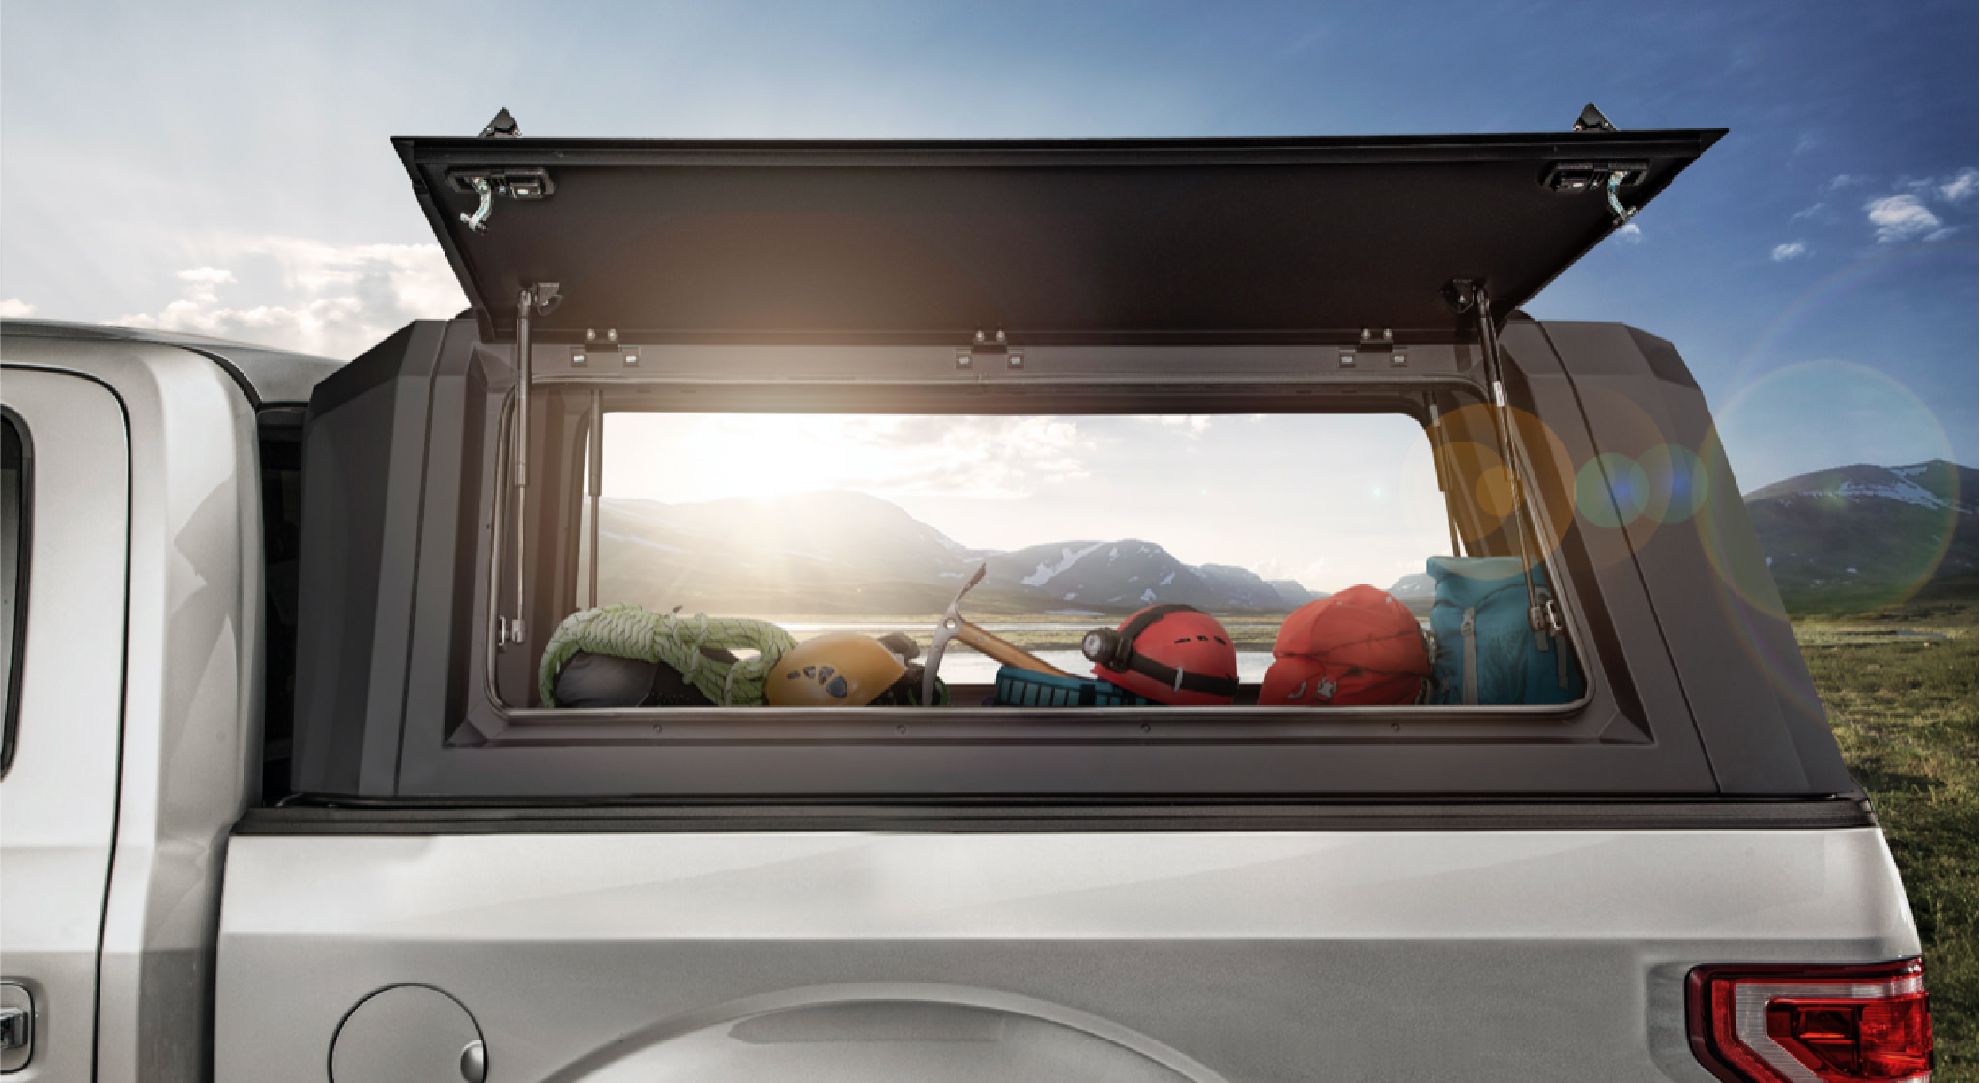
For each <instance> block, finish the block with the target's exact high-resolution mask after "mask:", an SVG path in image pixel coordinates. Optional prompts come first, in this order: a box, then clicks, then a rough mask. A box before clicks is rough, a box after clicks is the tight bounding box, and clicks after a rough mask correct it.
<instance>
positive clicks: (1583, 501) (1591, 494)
mask: <svg viewBox="0 0 1980 1083" xmlns="http://www.w3.org/2000/svg"><path fill="white" fill-rule="evenodd" d="M1574 506H1575V509H1576V510H1577V511H1579V512H1580V513H1581V517H1582V519H1583V520H1585V521H1586V522H1588V523H1590V524H1592V525H1594V526H1598V527H1604V528H1607V529H1609V530H1620V529H1622V528H1623V527H1626V526H1629V525H1630V524H1632V523H1634V522H1636V521H1637V520H1638V519H1640V518H1642V516H1643V513H1644V511H1645V509H1647V508H1649V506H1650V473H1649V471H1647V470H1645V469H1644V468H1643V464H1641V463H1639V462H1637V461H1636V460H1635V459H1632V458H1630V457H1629V456H1627V455H1624V454H1622V453H1620V452H1614V451H1609V452H1604V453H1602V454H1600V455H1597V456H1595V457H1594V458H1592V459H1590V460H1588V462H1587V463H1585V464H1584V465H1583V466H1582V468H1581V469H1580V470H1579V471H1577V472H1576V473H1575V476H1574Z"/></svg>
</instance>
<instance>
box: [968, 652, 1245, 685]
mask: <svg viewBox="0 0 1980 1083" xmlns="http://www.w3.org/2000/svg"><path fill="white" fill-rule="evenodd" d="M1033 653H1035V654H1037V655H1038V657H1040V658H1043V659H1044V660H1046V661H1047V662H1050V663H1052V664H1053V665H1055V666H1058V667H1059V668H1060V669H1063V670H1065V671H1066V672H1067V673H1071V674H1073V675H1074V676H1077V677H1085V676H1089V675H1090V674H1091V673H1092V672H1093V663H1091V662H1089V661H1087V660H1086V656H1085V655H1082V654H1080V653H1079V652H1078V651H1034V652H1033ZM1271 664H1272V652H1271V651H1239V652H1238V679H1239V680H1241V681H1243V682H1245V683H1246V684H1257V683H1258V682H1259V681H1261V680H1263V679H1264V678H1265V670H1266V668H1267V667H1268V666H1270V665H1271ZM942 679H943V680H945V681H947V682H949V683H950V684H995V683H996V682H997V663H996V662H995V661H993V660H991V659H989V658H985V657H984V656H982V655H980V654H978V653H976V652H975V651H973V650H971V649H969V648H968V647H965V646H963V645H962V644H960V643H952V644H950V645H949V650H948V653H946V654H944V655H943V656H942Z"/></svg>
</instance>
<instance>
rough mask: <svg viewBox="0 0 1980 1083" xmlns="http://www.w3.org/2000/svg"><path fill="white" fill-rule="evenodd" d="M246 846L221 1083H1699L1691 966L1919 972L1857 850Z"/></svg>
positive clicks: (330, 828)
mask: <svg viewBox="0 0 1980 1083" xmlns="http://www.w3.org/2000/svg"><path fill="white" fill-rule="evenodd" d="M359 819H360V820H362V817H360V818H359ZM250 831H251V833H244V834H243V835H241V836H239V837H237V838H236V839H235V840H234V842H233V845H232V848H231V850H230V852H229V858H228V870H227V879H226V900H225V907H224V912H223V916H222V923H221V930H220V950H219V970H218V981H219V989H218V997H217V1032H218V1033H217V1036H218V1060H217V1064H218V1078H220V1079H221V1080H250V1079H255V1080H258V1079H267V1078H305V1077H309V1076H312V1075H314V1074H315V1073H319V1072H321V1071H322V1070H323V1066H324V1063H325V1057H326V1056H329V1057H331V1059H332V1062H333V1066H334V1065H335V1064H337V1063H343V1064H346V1065H360V1064H363V1065H366V1070H368V1071H374V1072H375V1071H381V1070H385V1071H387V1072H388V1077H390V1076H389V1073H390V1072H400V1073H401V1075H400V1076H399V1077H402V1078H407V1079H414V1078H420V1079H436V1078H458V1077H459V1076H458V1074H457V1073H458V1066H457V1062H458V1060H459V1058H460V1056H461V1051H462V1042H461V1037H462V1036H463V1035H467V1036H469V1037H474V1036H479V1037H480V1038H481V1039H482V1040H483V1041H484V1042H485V1047H484V1049H485V1056H486V1063H487V1078H488V1079H491V1080H526V1079H564V1080H575V1079H628V1080H629V1079H641V1080H656V1079H664V1080H674V1079H683V1080H685V1079H693V1080H698V1081H727V1080H781V1079H791V1080H798V1079H805V1080H816V1079H828V1080H853V1079H889V1078H917V1079H927V1080H938V1081H951V1080H952V1081H961V1080H971V1081H974V1080H991V1079H1000V1080H1001V1079H1039V1080H1046V1079H1053V1080H1057V1079H1109V1080H1172V1079H1188V1080H1293V1079H1299V1080H1311V1079H1341V1080H1381V1079H1395V1080H1430V1079H1452V1080H1456V1079H1464V1080H1499V1079H1504V1080H1543V1079H1563V1080H1565V1079H1587V1078H1590V1073H1591V1071H1594V1073H1595V1075H1597V1076H1599V1077H1600V1078H1603V1079H1612V1080H1631V1079H1699V1080H1703V1079H1709V1078H1710V1077H1709V1076H1708V1075H1707V1074H1706V1073H1705V1072H1704V1071H1703V1069H1701V1068H1699V1067H1698V1066H1697V1063H1696V1061H1695V1060H1694V1059H1693V1057H1692V1054H1691V1051H1690V1049H1689V1047H1688V1045H1687V1039H1686V1034H1685V1022H1684V1010H1683V997H1684V978H1685V975H1686V973H1687V972H1688V971H1689V970H1690V969H1691V968H1692V967H1693V966H1696V965H1699V964H1703V963H1725V962H1740V963H1746V962H1756V963H1757V962H1869V961H1877V960H1884V959H1890V958H1893V957H1896V956H1901V955H1910V954H1915V953H1916V952H1917V951H1918V940H1917V937H1916V934H1915V932H1914V931H1913V928H1912V925H1911V920H1910V917H1909V916H1908V913H1907V911H1906V909H1905V905H1904V899H1903V895H1902V891H1901V889H1900V888H1899V886H1898V880H1897V874H1896V871H1895V869H1894V868H1893V866H1892V864H1891V860H1890V856H1889V853H1888V851H1887V850H1886V848H1885V846H1884V842H1883V838H1882V836H1881V834H1880V833H1879V832H1878V830H1877V829H1876V828H1875V827H1872V826H1858V827H1833V828H1783V827H1772V826H1751V827H1730V828H1706V827H1701V828H1641V827H1632V828H1616V829H1606V828H1605V829H1580V830H1544V829H1467V830H1383V829H1365V828H1357V829H1350V830H1314V831H1305V830H1224V831H1182V830H1173V831H1172V830H1137V831H1080V830H1054V831H1049V832H1041V831H1005V830H996V829H980V830H979V829H972V830H967V831H953V832H936V831H901V830H894V831H877V830H861V831H853V830H847V831H775V830H704V831H699V832H681V831H668V832H660V831H650V830H641V829H640V827H639V825H638V823H637V822H636V821H632V822H628V821H611V822H607V823H594V824H592V825H589V826H586V825H583V824H581V823H579V822H576V821H571V822H562V821H551V822H549V823H547V824H533V825H532V824H504V823H502V822H500V821H495V822H490V821H475V822H471V823H470V824H469V825H468V826H465V827H450V828H435V827H433V826H432V825H430V824H429V825H427V826H425V827H424V828H422V827H420V826H418V825H417V824H414V825H410V826H409V825H407V824H404V823H399V824H397V825H396V826H392V825H389V824H388V825H387V827H386V828H385V829H382V830H381V829H377V828H376V826H375V825H371V826H367V825H364V824H362V823H358V824H353V823H352V822H350V821H348V820H345V821H334V822H330V823H327V824H322V825H318V826H316V827H307V828H298V827H296V826H295V824H294V823H290V824H288V825H286V826H285V825H283V824H279V823H278V824H270V825H266V826H264V827H262V828H253V827H252V826H251V825H250ZM264 832H267V833H264ZM436 832H440V833H436ZM453 832H458V833H453ZM409 983H410V984H415V985H423V986H428V987H430V989H427V990H420V991H418V996H419V997H425V998H427V1000H429V1001H431V1002H432V1004H434V1005H439V1006H440V1008H439V1009H438V1010H439V1011H440V1013H441V1015H442V1016H445V1017H446V1023H445V1025H442V1024H441V1023H438V1022H435V1020H436V1019H438V1018H440V1017H439V1016H434V1015H431V1014H430V1013H428V1014H422V1013H423V1012H424V1011H425V1009H421V1008H419V1007H418V997H416V996H413V995H411V994H404V995H399V994H393V993H388V994H381V995H379V996H374V994H378V993H379V990H381V989H389V988H390V987H394V986H405V985H407V984H409ZM368 997H371V998H372V1000H371V1001H370V1003H371V1004H373V1005H374V1006H377V1005H385V1004H392V1005H394V1007H393V1008H391V1009H390V1010H386V1009H383V1008H377V1007H374V1009H371V1010H367V1009H358V1010H357V1011H353V1009H354V1007H356V1006H358V1005H360V1003H361V1002H366V999H367V998H368ZM395 998H396V999H395ZM446 1001H451V1002H453V1005H454V1006H451V1007H450V1006H447V1004H446V1003H445V1002H446ZM456 1016H458V1018H455V1017H456ZM340 1026H342V1027H343V1028H344V1032H345V1035H344V1037H343V1038H342V1039H338V1037H337V1035H338V1031H339V1027H340ZM333 1041H335V1043H336V1045H337V1048H336V1049H335V1050H333V1049H332V1045H333ZM367 1057H368V1058H370V1059H369V1060H367V1059H366V1058H367ZM381 1058H382V1059H381ZM1596 1066H1599V1069H1598V1068H1597V1067H1596ZM443 1069H444V1071H443ZM436 1073H437V1074H436ZM341 1077H342V1075H341V1074H340V1075H339V1078H341Z"/></svg>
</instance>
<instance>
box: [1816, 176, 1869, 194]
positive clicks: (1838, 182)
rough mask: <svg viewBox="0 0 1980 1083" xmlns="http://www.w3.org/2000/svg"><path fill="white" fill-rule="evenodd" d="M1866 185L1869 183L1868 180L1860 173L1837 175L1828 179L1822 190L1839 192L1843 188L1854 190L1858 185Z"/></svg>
mask: <svg viewBox="0 0 1980 1083" xmlns="http://www.w3.org/2000/svg"><path fill="white" fill-rule="evenodd" d="M1868 183H1870V178H1869V177H1866V176H1864V175H1863V174H1861V173H1838V174H1836V175H1835V176H1833V177H1830V178H1829V183H1828V185H1827V187H1826V188H1825V189H1824V190H1825V191H1830V192H1840V191H1842V190H1843V189H1845V188H1854V187H1856V186H1857V185H1859V184H1868Z"/></svg>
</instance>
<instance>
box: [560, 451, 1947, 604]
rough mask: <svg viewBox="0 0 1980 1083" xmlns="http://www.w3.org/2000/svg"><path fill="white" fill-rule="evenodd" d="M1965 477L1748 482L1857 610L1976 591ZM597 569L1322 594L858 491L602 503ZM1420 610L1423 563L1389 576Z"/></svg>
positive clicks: (1937, 463)
mask: <svg viewBox="0 0 1980 1083" xmlns="http://www.w3.org/2000/svg"><path fill="white" fill-rule="evenodd" d="M1974 492H1975V475H1974V471H1973V469H1972V468H1971V467H1965V466H1960V465H1958V464H1956V463H1950V462H1946V461H1944V460H1934V461H1932V462H1925V463H1914V464H1912V465H1909V466H1893V467H1884V466H1844V467H1838V468H1835V469H1832V470H1819V471H1816V472H1814V473H1810V474H1802V475H1800V476H1798V477H1792V478H1788V479H1787V480H1785V481H1779V482H1775V483H1774V484H1772V485H1768V486H1765V487H1763V488H1760V489H1756V490H1754V491H1753V492H1751V493H1748V494H1747V495H1746V498H1745V500H1746V507H1747V512H1748V514H1749V515H1750V516H1751V518H1752V520H1753V525H1754V529H1755V530H1756V531H1757V533H1758V534H1759V538H1760V544H1761V548H1762V551H1763V552H1765V553H1766V555H1767V564H1768V567H1769V569H1770V570H1771V571H1772V573H1773V576H1774V581H1775V583H1776V584H1777V585H1778V586H1779V587H1780V590H1781V595H1782V597H1783V598H1784V599H1785V600H1786V602H1787V604H1788V607H1789V609H1790V610H1792V611H1796V612H1824V611H1828V612H1848V611H1865V610H1871V609H1877V608H1882V607H1884V606H1887V605H1890V604H1893V603H1897V602H1903V601H1906V600H1911V599H1914V598H1921V599H1926V600H1932V599H1939V598H1946V599H1958V598H1962V597H1963V598H1965V599H1967V600H1968V601H1970V600H1971V599H1972V597H1973V593H1974V590H1975V583H1976V569H1975V518H1976V517H1975V510H1974ZM599 526H600V530H601V532H602V534H603V535H604V537H605V539H606V542H605V544H604V545H603V546H602V548H603V550H604V553H605V560H604V562H603V564H602V565H601V566H600V569H599V571H600V578H601V584H600V585H601V587H602V589H603V593H604V594H605V596H606V597H608V598H613V599H620V600H625V601H636V602H639V603H640V604H643V605H647V606H650V607H654V608H659V609H671V608H673V607H674V606H677V605H678V606H681V607H683V608H685V609H687V610H689V611H696V610H703V611H707V612H724V613H817V614H847V615H854V614H926V613H931V612H940V611H941V610H942V608H943V607H944V606H946V605H947V604H948V601H949V599H950V598H951V597H953V596H954V595H955V591H956V588H957V587H959V586H960V585H961V584H962V582H963V580H964V579H965V577H967V576H968V575H969V574H970V573H971V572H973V571H975V570H976V566H977V565H978V564H980V563H985V562H987V563H988V565H989V574H988V576H987V577H986V578H985V580H984V582H983V584H982V585H980V586H978V587H977V588H976V590H975V591H974V592H972V593H971V595H970V600H969V610H970V611H972V612H979V613H995V614H1013V613H1068V614H1073V613H1077V614H1089V613H1090V614H1096V615H1099V614H1107V615H1117V614H1122V613H1127V612H1130V611H1132V610H1135V609H1139V608H1140V607H1142V606H1144V605H1147V604H1149V603H1151V602H1155V601H1163V602H1182V603H1186V604H1189V605H1194V606H1197V607H1199V608H1202V609H1207V610H1211V611H1213V612H1220V613H1260V614H1269V613H1285V612H1290V611H1291V610H1293V609H1295V608H1297V607H1298V606H1300V605H1301V604H1303V603H1305V602H1308V601H1312V600H1313V599H1316V598H1324V597H1326V594H1325V593H1324V592H1319V591H1313V590H1309V589H1307V588H1306V587H1305V586H1304V585H1302V584H1300V583H1298V582H1295V581H1293V580H1290V579H1276V580H1266V579H1264V578H1263V577H1261V576H1259V575H1258V574H1257V573H1255V572H1252V571H1250V570H1249V569H1246V568H1240V567H1235V566H1233V565H1229V564H1198V565H1192V564H1185V563H1183V562H1182V561H1180V560H1178V559H1176V557H1175V556H1173V555H1172V554H1170V553H1169V551H1168V550H1166V549H1164V548H1163V547H1162V546H1161V545H1160V544H1159V543H1157V542H1153V541H1146V540H1142V539H1138V538H1122V539H1117V540H1103V541H1096V540H1092V539H1085V540H1078V541H1064V542H1051V543H1048V544H1044V545H1033V546H1027V547H1026V548H1023V549H1018V550H1015V551H1012V552H1000V551H993V550H984V549H972V548H970V547H969V546H966V545H963V544H961V543H960V542H957V541H956V540H954V539H953V538H950V537H948V536H947V535H945V534H943V533H942V532H941V531H939V530H936V529H935V528H934V527H931V526H929V525H928V524H926V523H923V522H921V521H920V520H918V519H915V518H914V517H913V516H911V515H909V514H908V513H907V512H906V511H904V510H903V509H901V508H900V507H898V506H897V505H894V504H891V503H889V502H887V501H885V500H882V499H879V498H878V497H873V496H867V495H865V494H861V493H850V492H831V493H808V494H802V495H798V496H791V497H785V498H779V499H774V500H740V499H738V500H717V501H709V502H706V503H695V504H661V503H658V502H655V501H648V500H617V499H607V500H605V501H603V509H602V514H601V517H600V523H599ZM1388 589H1389V592H1390V593H1391V594H1394V595H1395V596H1396V597H1397V598H1398V599H1400V600H1401V601H1402V602H1403V603H1404V604H1405V605H1407V606H1409V607H1410V608H1411V609H1412V610H1414V611H1416V612H1417V613H1418V614H1425V613H1428V612H1429V608H1430V603H1431V600H1432V598H1433V596H1434V585H1433V583H1432V582H1431V580H1430V577H1429V576H1427V575H1423V574H1414V575H1406V576H1403V577H1402V578H1401V579H1399V580H1397V581H1396V582H1395V583H1394V584H1392V585H1390V587H1389V588H1388Z"/></svg>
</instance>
